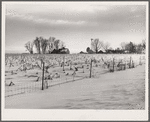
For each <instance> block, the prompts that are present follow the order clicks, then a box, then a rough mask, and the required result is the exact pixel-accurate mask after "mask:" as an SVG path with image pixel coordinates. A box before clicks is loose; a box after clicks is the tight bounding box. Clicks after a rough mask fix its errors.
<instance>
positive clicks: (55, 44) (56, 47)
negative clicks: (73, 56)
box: [54, 39, 60, 50]
mask: <svg viewBox="0 0 150 122" xmlns="http://www.w3.org/2000/svg"><path fill="white" fill-rule="evenodd" d="M59 43H60V40H59V39H57V40H55V41H54V47H55V49H56V50H58V49H59Z"/></svg>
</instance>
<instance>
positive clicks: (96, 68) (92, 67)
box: [5, 56, 145, 97]
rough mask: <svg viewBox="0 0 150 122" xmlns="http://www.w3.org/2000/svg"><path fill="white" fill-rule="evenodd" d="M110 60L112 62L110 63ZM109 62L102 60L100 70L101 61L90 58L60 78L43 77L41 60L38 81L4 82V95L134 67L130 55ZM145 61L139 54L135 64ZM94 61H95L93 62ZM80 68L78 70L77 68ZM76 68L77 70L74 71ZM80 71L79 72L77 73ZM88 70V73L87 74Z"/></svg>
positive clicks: (44, 87) (33, 90)
mask: <svg viewBox="0 0 150 122" xmlns="http://www.w3.org/2000/svg"><path fill="white" fill-rule="evenodd" d="M64 59H65V58H64V57H63V69H62V70H63V71H65V63H64V62H65V61H64ZM111 61H112V64H111V63H110V62H111ZM111 61H110V62H104V63H106V66H105V67H107V68H106V69H105V70H100V69H102V67H101V63H99V62H98V61H95V60H94V59H91V61H90V62H89V63H81V65H82V67H80V68H79V67H78V68H77V69H75V70H73V74H72V75H68V76H64V77H60V78H54V79H45V78H46V76H45V62H44V61H43V60H41V71H42V75H41V80H40V81H38V82H36V81H35V82H32V83H24V84H22V83H20V84H14V85H10V86H9V84H6V85H5V97H10V96H14V95H19V94H25V93H30V92H36V91H38V90H44V89H47V88H49V87H53V86H57V85H61V84H65V83H70V82H74V81H79V80H82V79H85V78H89V77H90V78H92V77H96V76H99V75H101V74H105V73H107V72H114V71H116V70H126V69H129V68H134V67H135V62H134V61H133V58H132V57H130V59H129V60H125V61H124V63H120V62H117V60H116V62H115V58H113V59H112V60H111ZM144 61H145V58H143V59H142V57H141V56H140V58H139V63H138V64H137V65H142V64H143V63H144ZM95 62H96V63H95ZM70 65H71V66H69V67H70V68H71V67H73V64H72V63H70ZM79 69H80V70H79ZM76 70H77V71H76ZM79 71H80V73H78V72H79ZM89 71H90V74H89Z"/></svg>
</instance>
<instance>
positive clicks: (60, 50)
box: [25, 37, 70, 54]
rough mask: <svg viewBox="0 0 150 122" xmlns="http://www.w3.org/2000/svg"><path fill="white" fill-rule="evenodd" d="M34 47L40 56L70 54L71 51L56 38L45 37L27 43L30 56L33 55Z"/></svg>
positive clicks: (26, 46)
mask: <svg viewBox="0 0 150 122" xmlns="http://www.w3.org/2000/svg"><path fill="white" fill-rule="evenodd" d="M33 47H35V48H36V53H38V54H55V53H57V54H69V53H70V52H69V49H68V48H65V47H66V46H65V44H64V42H63V41H61V40H59V39H56V38H55V37H50V38H49V39H45V38H43V37H36V38H35V40H33V41H32V42H30V41H29V42H27V43H26V44H25V48H26V49H27V51H29V53H30V54H33V53H34V52H33Z"/></svg>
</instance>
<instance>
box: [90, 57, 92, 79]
mask: <svg viewBox="0 0 150 122" xmlns="http://www.w3.org/2000/svg"><path fill="white" fill-rule="evenodd" d="M91 76H92V59H91V64H90V78H91Z"/></svg>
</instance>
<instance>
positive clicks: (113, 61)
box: [113, 58, 115, 72]
mask: <svg viewBox="0 0 150 122" xmlns="http://www.w3.org/2000/svg"><path fill="white" fill-rule="evenodd" d="M114 60H115V59H114V58H113V72H114V71H115V67H114V65H115V62H114Z"/></svg>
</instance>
